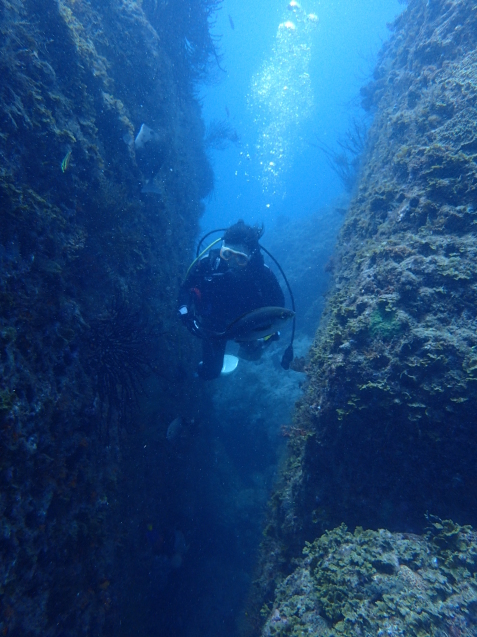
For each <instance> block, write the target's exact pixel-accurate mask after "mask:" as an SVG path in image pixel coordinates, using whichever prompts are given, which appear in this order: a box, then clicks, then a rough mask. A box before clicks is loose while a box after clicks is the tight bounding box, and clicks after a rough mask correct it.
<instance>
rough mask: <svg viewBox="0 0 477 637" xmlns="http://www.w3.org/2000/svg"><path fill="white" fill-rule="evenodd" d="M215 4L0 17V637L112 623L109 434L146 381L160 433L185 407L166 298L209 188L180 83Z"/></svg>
mask: <svg viewBox="0 0 477 637" xmlns="http://www.w3.org/2000/svg"><path fill="white" fill-rule="evenodd" d="M213 6H214V2H206V1H199V0H197V1H193V0H191V1H190V2H184V3H182V4H181V5H180V6H176V7H175V9H174V11H172V10H171V7H169V5H168V4H167V3H157V2H151V3H148V2H144V3H141V2H135V1H133V0H129V1H126V2H119V1H115V0H112V1H110V2H109V1H108V2H103V1H101V2H100V1H98V2H82V1H81V0H59V1H54V0H40V1H35V2H29V1H21V0H11V1H8V2H2V5H1V7H0V31H1V38H0V75H1V78H2V81H1V87H0V121H1V128H0V153H1V156H2V162H1V168H0V202H1V213H0V214H1V223H0V260H1V267H2V277H1V281H0V307H1V313H0V344H1V361H0V365H1V388H0V441H1V442H0V445H1V447H0V449H1V453H0V553H1V557H0V591H1V593H2V595H1V601H0V607H1V612H0V632H2V634H5V635H7V634H8V635H23V636H24V635H33V634H35V635H39V634H42V635H60V634H61V635H78V634H90V635H100V634H103V633H108V632H110V631H111V630H112V629H113V627H114V624H115V612H114V611H115V608H117V596H118V587H117V580H116V581H115V580H114V577H113V575H114V573H113V568H112V562H113V556H114V554H115V551H116V550H117V548H118V547H120V546H121V542H122V535H123V530H122V528H121V527H120V525H119V524H118V518H119V515H118V512H119V511H121V510H122V508H121V507H122V505H121V503H120V501H119V500H118V495H117V481H118V478H120V477H121V475H122V468H123V464H124V458H127V459H128V460H131V458H135V455H134V454H135V451H134V449H133V450H131V449H129V450H128V452H127V453H126V451H125V450H124V446H125V445H124V443H123V446H121V444H120V441H119V440H120V437H121V432H124V431H125V429H126V427H128V426H130V427H133V429H134V427H136V426H137V424H138V417H137V413H136V411H135V410H136V400H138V399H140V397H141V386H140V385H141V381H146V379H147V378H148V377H149V376H151V375H155V376H156V385H155V392H156V394H155V395H156V396H157V397H158V399H161V400H162V416H161V418H163V420H160V421H159V422H156V423H155V426H156V428H157V427H159V428H160V427H162V428H163V429H164V440H165V430H166V429H167V425H168V422H169V421H170V414H171V413H174V412H175V409H176V407H175V405H174V401H175V400H176V398H177V395H181V401H182V406H183V408H184V410H185V411H187V404H188V401H189V398H188V395H187V394H186V393H184V394H181V389H184V383H185V373H184V369H185V367H186V365H187V362H188V358H189V357H190V356H191V355H193V353H192V352H193V350H190V343H189V342H187V341H185V342H181V338H184V335H182V333H180V332H179V329H180V328H177V327H176V326H175V324H174V304H175V297H176V293H177V289H178V285H179V282H180V280H181V278H182V276H183V274H184V272H185V269H186V267H187V263H188V260H189V256H190V255H191V248H192V241H193V238H194V236H195V233H196V229H197V223H198V218H199V215H200V213H201V210H202V208H201V198H203V197H204V196H205V195H206V194H207V193H208V192H209V191H210V189H211V188H212V173H211V169H210V166H209V164H208V161H207V159H206V157H205V155H204V151H203V146H202V140H203V128H202V123H201V120H200V111H199V107H198V105H197V103H196V101H195V99H194V96H193V83H194V81H195V80H196V79H197V78H198V77H201V76H202V75H203V73H204V72H205V69H206V66H207V62H208V60H209V58H210V56H211V55H212V54H213V52H214V49H213V45H212V42H211V41H210V38H209V34H208V22H207V21H208V16H209V13H210V11H211V10H212V8H213ZM191 16H193V18H191ZM143 123H145V124H147V126H148V127H150V128H151V129H152V130H153V131H154V135H155V137H154V141H155V144H154V148H153V149H152V150H151V148H149V150H146V151H145V150H144V149H142V152H143V154H142V155H141V153H140V152H139V148H138V147H137V145H136V146H135V144H134V141H133V140H134V137H135V136H136V134H137V132H138V131H139V128H140V126H141V125H142V124H143ZM148 185H149V188H147V186H148ZM148 190H149V191H151V190H153V191H154V192H147V191H148ZM188 350H190V351H188ZM172 385H173V386H174V388H175V389H174V392H175V393H174V392H171V386H172ZM195 400H197V399H195ZM167 419H169V420H167ZM121 450H122V451H121ZM121 453H123V456H121ZM126 486H127V485H126ZM161 488H163V489H167V479H165V480H164V484H163V485H161ZM123 493H124V492H123ZM138 509H140V506H138Z"/></svg>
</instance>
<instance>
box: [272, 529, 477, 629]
mask: <svg viewBox="0 0 477 637" xmlns="http://www.w3.org/2000/svg"><path fill="white" fill-rule="evenodd" d="M303 554H304V558H303V559H301V560H299V561H298V563H297V566H296V567H295V569H294V571H293V572H292V573H291V574H290V575H289V576H288V577H287V578H286V579H285V580H284V581H283V582H282V583H281V584H280V585H279V586H278V588H277V592H276V597H275V601H274V603H273V608H271V609H270V608H267V607H265V608H264V609H263V614H264V615H265V616H266V617H267V620H266V623H265V626H264V628H263V630H262V633H261V634H262V637H271V636H272V635H276V636H277V637H278V636H280V635H293V636H296V637H304V636H305V635H310V634H313V635H317V636H318V635H319V636H320V637H332V636H335V637H338V636H340V635H343V637H344V636H347V637H348V636H349V637H355V636H356V637H358V636H362V635H376V636H379V637H381V636H382V637H384V636H385V635H400V636H402V637H404V636H405V637H443V636H444V635H461V636H462V637H470V636H471V635H472V636H473V635H475V632H476V629H477V612H476V611H477V580H476V578H475V573H476V571H477V535H476V534H475V532H474V531H473V530H472V529H471V528H470V527H459V526H458V525H455V524H454V523H452V522H451V521H449V520H446V521H443V522H440V521H438V522H434V524H433V525H432V526H431V531H429V533H428V534H427V536H426V537H421V536H417V535H412V534H402V533H390V532H389V531H385V530H379V531H364V530H363V529H362V528H357V529H356V530H355V532H354V533H350V532H349V531H347V529H346V527H345V526H344V525H342V526H341V527H338V528H336V529H334V530H332V531H327V532H326V533H325V534H324V535H322V536H321V537H320V538H318V539H316V540H315V541H314V542H313V543H311V544H307V546H306V547H305V549H304V551H303Z"/></svg>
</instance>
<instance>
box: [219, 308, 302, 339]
mask: <svg viewBox="0 0 477 637" xmlns="http://www.w3.org/2000/svg"><path fill="white" fill-rule="evenodd" d="M294 316H295V312H292V311H291V310H289V309H287V308H286V307H275V306H268V307H260V308H258V310H253V311H252V312H247V313H246V314H243V315H242V316H239V318H237V319H235V321H232V323H230V325H229V326H228V327H227V328H226V330H225V331H224V332H216V333H214V335H215V336H216V337H217V338H224V339H227V340H230V341H231V340H234V341H236V342H237V343H246V342H248V341H255V340H257V339H259V338H265V336H270V335H271V334H275V333H276V332H279V331H280V330H281V329H282V328H283V327H284V326H285V324H286V323H288V321H290V320H291V319H292V318H293V317H294Z"/></svg>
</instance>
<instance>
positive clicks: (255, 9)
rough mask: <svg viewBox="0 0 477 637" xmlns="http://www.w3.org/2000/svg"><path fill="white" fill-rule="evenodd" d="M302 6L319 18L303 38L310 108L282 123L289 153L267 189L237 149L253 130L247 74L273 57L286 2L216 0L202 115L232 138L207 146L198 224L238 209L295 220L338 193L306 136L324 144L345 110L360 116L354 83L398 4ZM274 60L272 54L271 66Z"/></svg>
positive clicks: (231, 217)
mask: <svg viewBox="0 0 477 637" xmlns="http://www.w3.org/2000/svg"><path fill="white" fill-rule="evenodd" d="M302 6H303V10H304V11H305V12H306V13H307V14H309V13H314V14H316V16H317V17H318V20H319V22H318V24H317V25H316V28H315V29H314V31H313V33H311V34H310V36H309V37H308V38H307V45H309V47H310V53H311V55H310V61H309V68H308V72H309V76H310V89H311V93H312V95H313V106H312V107H311V109H310V112H309V113H308V115H307V116H303V117H300V116H299V118H298V119H299V121H298V122H297V126H296V127H291V128H290V129H289V130H288V131H285V136H286V137H288V138H287V141H288V142H289V148H290V152H289V155H290V157H289V160H290V161H289V165H288V168H287V170H286V171H284V172H283V173H282V174H280V176H279V178H278V180H277V183H276V187H275V188H274V189H273V190H274V191H273V192H271V191H266V189H264V187H263V183H262V181H261V180H260V170H259V167H258V165H257V162H253V161H250V162H249V163H248V164H247V163H246V162H245V161H244V160H243V155H241V154H240V153H245V151H246V149H247V148H249V149H250V148H252V149H253V147H254V145H255V144H256V141H257V138H258V136H259V135H260V132H261V130H260V126H259V125H257V124H256V123H254V119H255V117H256V115H257V110H256V109H255V110H253V109H252V108H250V106H249V105H247V99H246V96H247V95H248V94H249V93H250V90H251V83H252V80H253V77H254V75H255V74H257V73H258V72H259V71H260V69H261V68H262V67H263V65H264V64H267V62H268V61H269V60H270V58H271V57H273V46H274V44H275V42H276V35H277V32H278V27H279V24H280V23H282V22H283V18H284V16H288V18H289V19H292V18H293V15H292V12H291V11H288V12H287V9H286V7H287V3H286V2H279V1H278V0H262V1H258V2H253V1H250V0H249V1H244V0H225V1H224V3H223V5H222V9H221V10H220V11H219V12H218V14H217V18H216V21H215V25H214V27H213V30H212V31H213V33H214V34H215V35H216V36H218V37H219V42H220V47H219V48H220V51H221V52H222V55H223V59H222V63H221V66H222V67H223V69H224V72H222V71H217V72H216V73H214V75H213V79H214V81H215V84H213V85H209V86H206V87H203V89H202V91H201V96H202V100H203V114H204V119H205V121H206V122H208V121H210V120H212V119H225V120H228V121H229V122H230V123H231V124H232V125H233V127H234V128H235V129H236V130H237V133H238V135H239V137H240V143H239V144H238V145H232V146H230V147H229V148H228V149H227V150H225V151H212V152H211V158H212V162H213V166H214V172H215V189H214V192H213V195H212V196H211V197H210V199H209V201H208V202H207V207H206V213H205V215H204V217H203V221H202V225H203V228H204V230H209V229H211V228H214V227H218V226H219V227H220V226H226V225H228V224H230V223H233V222H234V221H235V220H237V218H239V217H243V218H244V219H245V220H246V221H248V222H261V221H264V222H265V224H266V225H267V226H268V227H270V225H273V223H274V222H275V220H276V219H277V218H279V217H280V216H281V215H285V216H287V217H292V218H299V217H301V216H303V215H306V214H309V213H310V212H312V211H314V210H316V209H319V208H321V207H323V206H326V205H328V204H329V203H330V202H331V201H333V199H334V198H335V197H337V196H339V195H340V193H341V192H342V189H343V187H342V184H341V182H340V180H339V179H338V177H337V176H336V174H335V173H334V172H333V170H332V169H331V168H330V166H329V164H328V162H327V161H326V157H325V155H324V153H323V152H322V151H320V150H319V149H318V148H316V147H315V146H312V145H311V144H313V143H316V141H317V140H319V141H320V142H324V143H326V144H327V145H328V146H331V147H333V146H334V145H335V144H336V140H337V139H338V138H339V137H340V136H341V135H343V134H344V133H345V131H346V130H347V127H348V125H349V120H350V118H351V117H353V116H360V114H361V112H360V107H359V89H360V87H361V86H362V85H363V84H364V83H366V81H367V80H368V79H369V78H370V77H371V75H372V71H373V67H374V63H375V61H376V56H377V52H378V50H379V48H380V47H381V45H382V43H383V41H384V40H385V39H386V38H387V37H388V34H389V31H388V29H387V26H386V25H387V23H389V22H391V21H392V20H393V19H394V18H395V17H396V15H398V14H399V13H400V11H401V10H402V5H401V4H400V3H399V2H398V1H397V0H385V1H383V0H341V1H339V0H338V1H337V0H333V1H332V0H304V2H303V3H302ZM229 16H230V17H229ZM230 18H231V19H232V22H233V25H234V29H232V26H231V23H230ZM298 54H300V51H299V52H298ZM283 61H284V62H285V63H286V62H287V60H286V58H285V59H284V60H283ZM276 63H277V60H276V59H275V60H274V65H271V72H272V73H273V72H274V71H275V72H276V69H277V65H276ZM227 111H228V115H227ZM300 137H301V138H302V141H301V140H300V139H299V138H300ZM293 151H295V152H293ZM245 173H247V175H246V174H245Z"/></svg>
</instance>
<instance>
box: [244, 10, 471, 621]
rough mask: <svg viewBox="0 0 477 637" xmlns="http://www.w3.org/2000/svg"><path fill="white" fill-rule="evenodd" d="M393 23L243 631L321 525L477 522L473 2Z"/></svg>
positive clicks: (368, 104)
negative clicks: (429, 517) (435, 519)
mask: <svg viewBox="0 0 477 637" xmlns="http://www.w3.org/2000/svg"><path fill="white" fill-rule="evenodd" d="M392 29H393V34H392V37H391V39H390V41H389V42H388V43H387V44H386V45H385V46H384V47H383V50H382V52H381V55H380V58H379V62H378V65H377V68H376V70H375V73H374V78H373V81H372V82H371V83H370V84H368V86H366V87H365V88H364V89H363V91H362V97H363V105H364V107H365V108H367V109H368V110H371V111H373V112H374V115H375V116H374V122H373V125H372V127H371V130H370V132H369V140H368V147H367V151H366V154H365V156H364V158H363V163H362V172H361V176H360V180H359V183H358V187H357V191H356V193H355V195H354V197H353V199H352V201H351V204H350V208H349V211H348V214H347V217H346V220H345V223H344V225H343V228H342V230H341V234H340V238H339V241H338V247H337V251H336V255H335V259H334V264H335V267H334V289H333V291H332V292H331V294H330V296H329V298H328V302H327V308H326V310H325V315H324V317H323V319H322V325H321V326H320V329H319V331H318V333H317V336H316V340H315V344H314V346H313V347H312V351H311V363H310V371H309V386H308V389H307V391H306V393H305V395H304V397H303V399H302V400H301V402H300V404H299V405H298V408H297V412H296V415H295V426H294V430H293V431H294V435H293V437H292V440H291V441H290V457H289V460H288V462H287V464H286V466H285V468H284V470H283V472H282V480H281V483H280V484H279V486H278V487H277V489H276V491H275V494H274V496H273V497H272V500H271V503H270V513H269V524H268V526H267V528H266V530H265V539H264V542H263V546H262V557H261V561H260V568H259V573H258V577H257V580H256V588H255V591H254V592H253V593H252V599H251V604H250V609H249V611H250V613H249V614H250V617H251V620H250V621H249V624H248V629H247V630H248V631H249V634H255V633H256V632H257V631H258V629H259V626H260V623H261V620H260V617H259V613H258V610H259V608H260V606H261V604H262V603H263V602H264V601H265V600H267V599H270V598H271V596H273V591H274V589H275V587H276V585H277V582H280V581H281V580H282V578H283V576H284V575H286V574H288V573H289V572H290V570H291V568H292V566H291V562H290V560H291V559H292V558H293V557H296V556H298V555H299V554H300V552H301V550H302V548H303V545H304V542H305V540H309V541H311V540H313V539H314V538H315V537H317V536H319V535H320V534H321V533H323V531H324V530H325V529H329V528H332V527H334V526H336V525H339V524H341V523H342V522H345V523H346V524H347V525H348V526H349V527H351V528H354V526H355V525H360V526H363V527H365V528H379V527H385V528H388V529H390V530H399V531H406V530H409V531H414V532H419V531H421V530H422V528H423V526H424V524H425V518H424V515H425V513H426V511H429V512H430V513H432V514H435V515H438V516H440V517H452V518H453V519H455V520H457V521H459V522H460V523H467V522H470V523H472V524H476V523H477V518H476V511H477V508H476V504H477V502H476V494H477V489H476V487H477V485H476V479H475V459H476V453H475V449H476V443H477V439H476V435H477V434H476V432H477V427H476V424H477V423H476V413H477V394H476V392H475V383H476V381H477V358H476V351H477V336H476V319H475V308H476V302H477V261H476V250H477V244H476V237H475V227H476V222H477V162H476V159H477V124H476V122H477V118H476V114H477V111H476V108H477V53H476V51H475V34H476V32H477V7H476V6H475V5H474V4H473V3H469V2H465V1H460V0H433V1H428V2H426V1H424V0H415V1H411V2H410V3H409V5H408V7H407V9H406V10H405V11H404V13H403V14H402V16H401V17H399V18H398V19H397V20H396V22H395V24H394V25H393V27H392ZM253 608H255V611H254V610H253ZM247 630H245V631H244V632H245V633H247Z"/></svg>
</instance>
